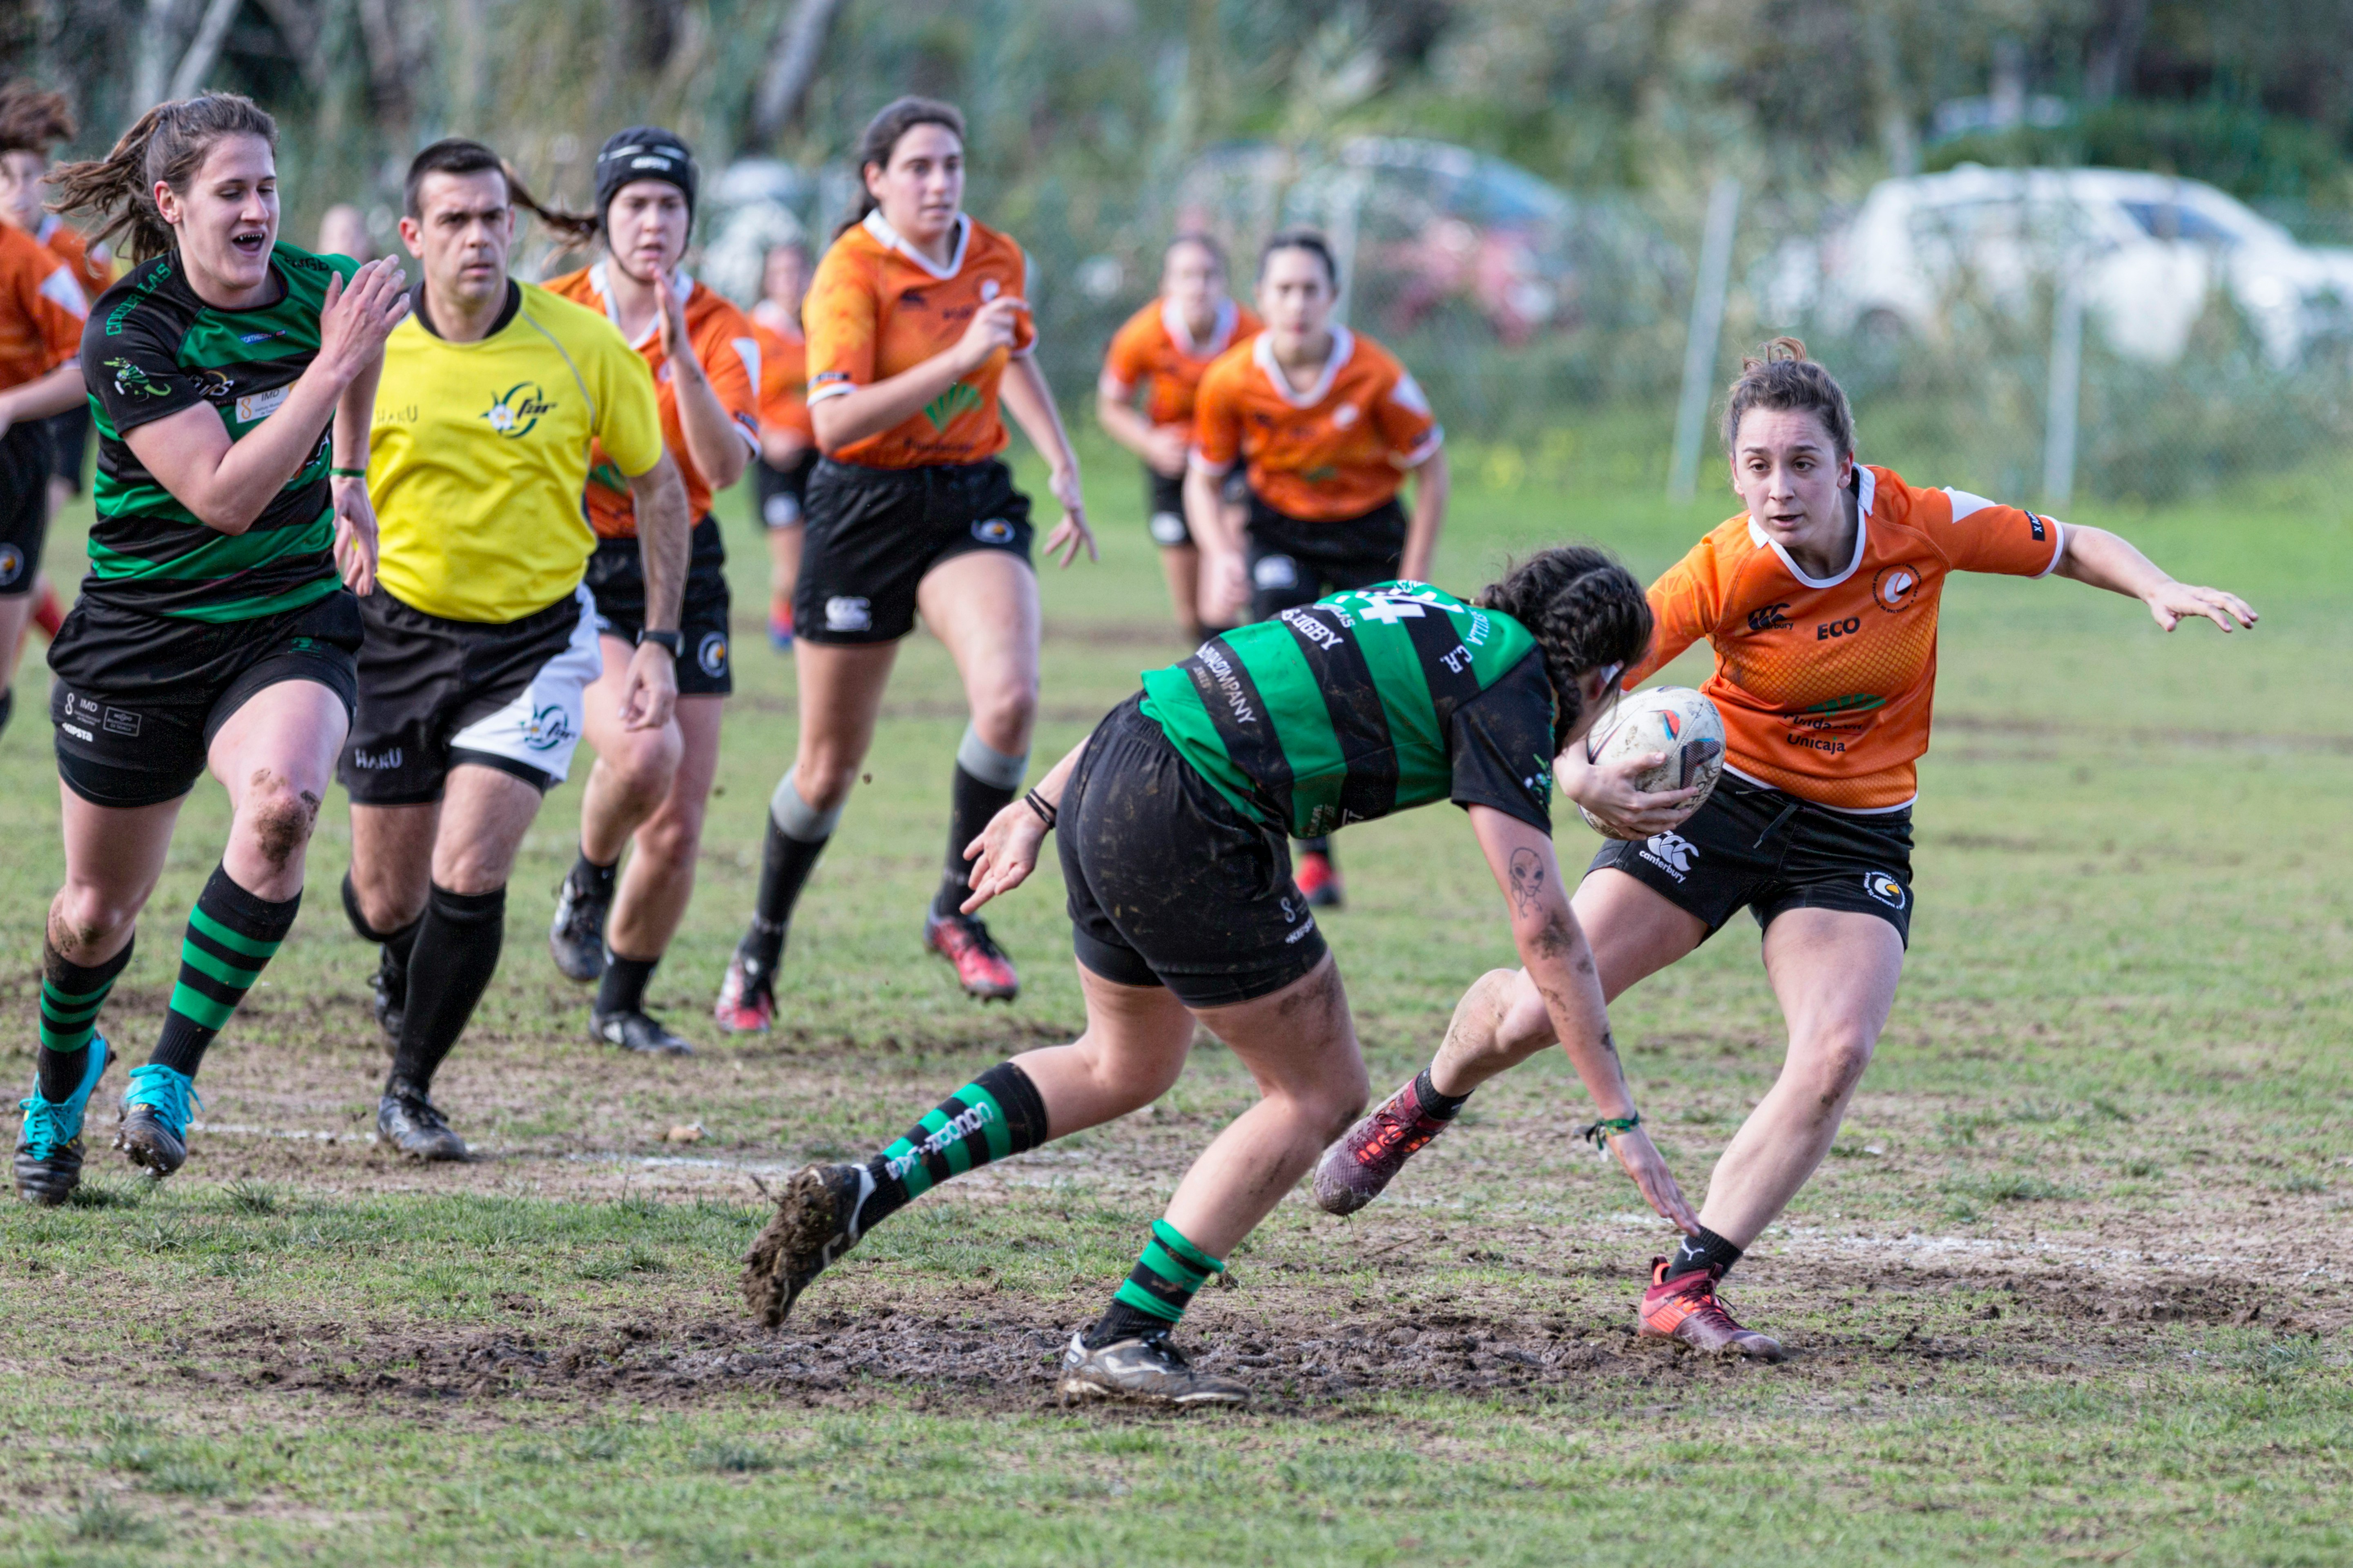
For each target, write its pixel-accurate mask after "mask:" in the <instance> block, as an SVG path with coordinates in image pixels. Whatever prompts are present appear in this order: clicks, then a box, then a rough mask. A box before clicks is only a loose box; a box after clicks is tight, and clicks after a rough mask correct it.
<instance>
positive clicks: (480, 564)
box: [368, 283, 662, 621]
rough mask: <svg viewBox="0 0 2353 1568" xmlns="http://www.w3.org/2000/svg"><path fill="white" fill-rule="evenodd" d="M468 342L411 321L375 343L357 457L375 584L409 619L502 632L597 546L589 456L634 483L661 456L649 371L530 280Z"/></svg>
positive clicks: (545, 598) (539, 606) (606, 332)
mask: <svg viewBox="0 0 2353 1568" xmlns="http://www.w3.org/2000/svg"><path fill="white" fill-rule="evenodd" d="M595 443H602V444H603V446H604V448H605V452H606V455H607V456H608V457H609V458H612V460H613V461H614V463H615V464H617V466H618V467H619V468H620V470H621V471H622V472H623V473H624V474H627V475H628V476H629V477H630V478H632V479H634V478H636V477H637V476H638V475H639V474H642V473H644V472H645V471H646V470H647V469H649V468H652V467H653V466H654V465H655V464H656V463H658V462H659V461H660V460H661V455H662V431H661V411H660V408H659V405H657V403H656V402H655V399H654V378H653V374H652V373H651V372H650V371H649V370H647V368H646V362H645V361H644V359H642V358H641V357H639V355H638V353H637V352H636V351H635V350H633V349H631V348H630V347H629V345H628V343H627V342H624V341H623V339H622V337H621V334H620V332H619V331H617V330H616V329H615V328H614V326H613V324H612V323H611V322H610V321H607V320H606V319H605V318H604V316H603V315H602V314H600V313H598V312H596V311H594V310H585V309H583V308H582V307H580V306H578V305H575V304H573V303H572V302H571V301H569V300H560V299H557V298H556V297H555V296H554V295H553V294H551V293H549V292H548V291H547V290H546V289H541V288H537V287H535V286H533V285H532V284H529V283H516V284H513V285H512V293H511V295H510V297H509V300H508V304H507V310H506V313H505V314H504V315H503V316H501V318H500V321H499V324H498V326H497V327H496V328H495V329H494V330H493V331H491V333H490V335H489V336H487V337H485V338H483V339H482V340H481V341H480V342H471V343H453V342H448V341H447V340H445V339H443V338H440V337H438V336H436V335H435V334H434V332H433V331H432V330H431V329H430V328H429V327H427V325H426V323H425V320H424V312H423V311H422V310H415V311H411V312H410V314H409V318H408V320H406V321H403V322H401V323H400V325H399V326H397V327H396V328H394V329H393V332H392V336H391V337H390V338H389V339H387V340H386V341H385V346H384V379H383V380H382V381H381V382H380V383H379V384H378V385H377V387H376V394H375V426H374V427H373V429H372V431H371V436H370V441H369V451H368V494H369V496H370V497H371V498H372V499H373V500H375V515H376V523H377V526H378V529H379V531H380V541H381V542H380V546H379V549H380V557H379V560H378V562H377V565H376V580H377V581H378V582H379V583H381V584H384V586H385V587H386V588H388V589H390V590H391V592H392V595H393V597H395V598H396V599H398V600H399V601H400V602H401V603H402V604H404V605H408V606H409V607H410V608H412V609H417V610H423V611H424V612H425V613H426V614H427V615H431V616H447V617H448V618H449V619H451V620H458V621H514V620H521V619H522V617H523V616H528V615H532V614H533V613H535V612H537V611H540V610H543V609H545V608H546V607H547V606H548V605H552V604H554V603H555V602H556V601H557V600H558V599H562V598H565V597H568V596H569V595H571V593H572V591H573V589H574V588H575V587H576V586H578V585H579V582H580V577H581V574H582V573H583V572H584V571H585V570H586V567H587V563H588V556H589V552H591V551H593V550H595V549H596V534H595V532H594V531H591V530H590V528H589V526H588V521H587V518H586V515H585V513H584V511H583V510H582V502H581V496H582V494H583V492H584V491H585V489H586V486H587V482H588V454H589V448H590V447H591V445H592V444H595Z"/></svg>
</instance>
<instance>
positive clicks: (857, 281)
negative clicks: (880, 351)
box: [801, 245, 876, 403]
mask: <svg viewBox="0 0 2353 1568" xmlns="http://www.w3.org/2000/svg"><path fill="white" fill-rule="evenodd" d="M875 314H876V312H875V303H874V286H873V283H872V280H871V279H869V278H867V277H866V275H865V269H864V268H860V266H859V265H858V263H857V262H856V261H855V260H854V259H852V258H850V257H849V255H848V254H847V253H846V252H845V251H844V250H843V248H842V247H841V246H839V245H836V246H835V247H833V248H832V249H831V250H828V251H827V252H826V255H825V259H824V260H823V261H820V262H818V268H817V277H816V278H815V279H811V280H810V283H809V291H808V299H807V300H806V301H805V302H804V303H803V304H802V306H801V321H802V322H803V323H804V325H805V327H806V329H807V333H808V400H809V401H810V402H811V403H818V402H822V401H823V400H824V399H826V398H828V397H839V396H840V395H842V394H844V393H846V392H849V391H850V390H851V389H852V388H854V387H860V386H870V385H871V384H873V381H874V339H875V331H876V323H875Z"/></svg>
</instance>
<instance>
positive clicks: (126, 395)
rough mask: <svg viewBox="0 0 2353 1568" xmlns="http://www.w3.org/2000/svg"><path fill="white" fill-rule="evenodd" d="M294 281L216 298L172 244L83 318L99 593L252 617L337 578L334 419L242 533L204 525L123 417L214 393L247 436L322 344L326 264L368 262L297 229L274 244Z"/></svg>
mask: <svg viewBox="0 0 2353 1568" xmlns="http://www.w3.org/2000/svg"><path fill="white" fill-rule="evenodd" d="M269 269H270V271H271V272H272V273H273V274H274V275H275V276H276V277H277V279H278V280H279V282H280V284H281V285H282V288H281V289H280V294H279V298H278V300H276V302H274V303H272V304H268V305H257V306H255V307H253V308H252V309H250V310H222V309H220V308H218V307H217V306H213V305H207V304H206V303H205V302H204V300H201V299H198V298H197V297H196V292H195V289H191V288H190V287H189V286H188V281H187V278H186V276H185V272H184V271H183V269H182V268H181V266H180V258H179V256H178V255H177V254H176V253H173V254H168V255H164V256H159V257H156V258H153V260H151V261H148V262H145V263H143V264H142V265H141V266H139V267H136V268H132V270H131V272H130V274H129V275H128V276H126V277H125V278H123V279H122V280H121V281H120V282H118V283H117V284H115V286H114V287H113V288H111V289H108V290H107V291H106V292H105V293H104V294H103V295H101V296H100V298H99V301H98V303H97V304H96V305H95V306H93V307H91V309H90V324H89V326H88V327H86V328H85V329H84V330H83V331H82V339H81V373H82V379H83V381H84V382H85V383H86V384H88V385H89V387H90V416H91V419H92V421H93V423H95V424H96V426H97V427H98V479H97V482H96V484H95V485H94V486H93V487H92V493H91V500H92V501H93V502H94V503H95V505H96V508H97V511H98V521H97V523H96V525H95V526H94V527H92V528H91V530H90V575H89V576H88V577H87V578H86V579H84V581H83V583H82V585H81V591H82V593H83V594H84V595H87V596H89V597H90V598H91V599H94V600H96V601H98V602H99V603H100V604H104V605H111V606H113V607H115V608H118V609H125V610H138V611H143V612H145V613H147V614H149V615H161V616H181V617H184V618H185V619H188V620H195V621H214V622H220V621H245V620H252V619H254V618H256V617H257V616H269V615H276V614H278V613H280V612H281V611H285V610H293V609H300V608H301V607H302V606H303V605H309V604H312V603H315V602H316V601H318V600H320V599H322V598H324V597H326V596H327V595H329V594H332V593H333V592H334V591H335V586H336V574H335V563H334V556H333V543H334V521H333V517H332V502H331V498H330V496H329V492H328V486H327V466H328V464H329V462H330V461H331V460H332V459H331V458H330V456H329V440H328V435H329V433H328V431H327V430H325V429H322V430H321V431H320V432H319V437H318V441H317V443H316V445H315V447H314V448H313V450H312V451H311V456H310V458H309V460H308V461H306V462H305V463H304V464H303V465H302V467H301V469H300V470H299V471H298V472H297V473H296V474H295V475H294V477H293V478H292V479H289V480H288V481H287V482H286V486H285V488H284V489H281V490H280V491H279V493H278V494H277V495H275V496H273V497H271V498H270V500H269V505H268V506H266V507H264V508H263V509H262V511H261V515H260V516H259V517H258V518H256V519H254V521H253V526H252V527H250V528H248V530H247V531H245V532H243V533H239V534H230V533H223V532H221V531H218V530H216V529H212V528H207V527H206V526H205V524H204V523H202V522H200V521H197V520H196V516H195V513H194V512H192V511H190V510H188V509H187V508H186V507H185V506H182V505H181V504H180V502H179V500H177V499H176V498H175V497H174V496H173V494H172V492H171V491H169V490H167V489H164V487H163V485H162V484H161V483H159V482H158V481H157V480H156V479H155V476H154V475H153V474H151V473H149V472H148V471H147V468H146V466H145V465H144V464H142V463H141V462H140V460H139V458H138V454H136V453H134V452H133V451H132V449H131V447H130V444H129V443H128V442H126V441H125V440H124V439H123V436H124V434H125V433H126V432H128V431H131V430H134V429H137V428H138V427H139V426H142V425H145V424H148V423H151V422H152V421H154V420H157V419H164V418H168V417H170V416H173V415H174V414H177V413H179V412H181V411H182V410H183V409H187V408H194V407H195V406H196V405H199V404H209V405H211V406H212V409H213V411H214V412H215V413H216V414H217V415H218V416H220V421H221V424H222V425H223V426H225V427H226V428H227V431H228V436H229V439H230V440H232V441H235V440H238V439H240V438H242V437H244V436H246V435H247V434H248V432H250V431H251V430H252V429H253V428H254V427H255V426H258V425H259V424H260V423H261V422H262V421H263V420H264V419H267V418H269V416H270V415H271V414H272V413H273V412H275V411H276V410H277V408H278V405H280V404H281V403H283V402H285V401H286V395H287V392H288V390H289V389H290V387H291V386H292V385H293V384H294V383H295V382H296V381H297V380H299V379H300V378H301V374H302V373H303V372H304V371H305V370H307V369H308V368H310V364H311V359H312V358H313V357H315V356H316V355H317V353H318V352H319V310H320V307H321V306H322V304H323V303H325V299H326V289H327V279H329V278H330V277H332V276H333V275H334V274H336V273H338V272H340V273H342V274H343V279H344V281H346V282H349V281H350V279H351V276H352V274H353V272H354V271H356V270H357V269H358V268H357V267H356V265H355V264H354V263H353V262H352V261H350V260H349V259H347V258H343V257H340V256H333V257H323V256H312V255H311V254H310V253H309V252H308V251H303V250H297V249H295V248H294V247H292V246H290V245H280V246H279V247H277V248H276V249H275V250H273V251H271V252H270V257H269Z"/></svg>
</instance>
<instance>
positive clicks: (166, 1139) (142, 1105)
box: [114, 1062, 196, 1181]
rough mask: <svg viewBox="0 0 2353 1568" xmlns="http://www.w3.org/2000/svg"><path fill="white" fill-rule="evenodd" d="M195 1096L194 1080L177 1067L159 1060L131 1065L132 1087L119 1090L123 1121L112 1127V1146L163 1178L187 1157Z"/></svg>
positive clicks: (142, 1167)
mask: <svg viewBox="0 0 2353 1568" xmlns="http://www.w3.org/2000/svg"><path fill="white" fill-rule="evenodd" d="M195 1098H196V1086H195V1081H194V1080H193V1079H190V1078H189V1077H188V1075H187V1074H186V1073H184V1072H182V1071H181V1070H180V1069H179V1068H168V1067H165V1066H164V1065H163V1064H162V1063H161V1062H149V1063H148V1064H147V1065H146V1066H145V1067H143V1068H132V1069H131V1087H130V1088H129V1089H124V1090H123V1091H122V1125H121V1127H118V1128H117V1129H115V1132H114V1146H115V1147H116V1148H118V1149H120V1150H121V1151H122V1152H123V1153H124V1155H126V1156H127V1157H128V1158H129V1159H130V1161H131V1163H132V1164H134V1165H137V1166H139V1167H140V1168H141V1169H142V1170H145V1171H151V1172H153V1173H154V1175H155V1178H156V1180H158V1181H161V1180H163V1178H164V1177H165V1176H168V1175H170V1174H171V1173H173V1172H174V1171H176V1170H178V1169H179V1168H180V1166H181V1165H182V1164H184V1163H185V1162H186V1160H187V1158H188V1122H189V1121H190V1119H191V1112H190V1110H189V1104H190V1102H191V1101H193V1100H195Z"/></svg>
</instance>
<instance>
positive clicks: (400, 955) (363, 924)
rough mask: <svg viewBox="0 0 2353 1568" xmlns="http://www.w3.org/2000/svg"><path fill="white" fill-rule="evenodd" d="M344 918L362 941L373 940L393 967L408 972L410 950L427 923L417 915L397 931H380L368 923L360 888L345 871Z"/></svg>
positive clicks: (421, 916)
mask: <svg viewBox="0 0 2353 1568" xmlns="http://www.w3.org/2000/svg"><path fill="white" fill-rule="evenodd" d="M343 918H344V919H345V920H347V921H351V923H352V930H353V932H354V933H355V934H357V936H358V937H359V939H360V940H361V941H362V942H375V944H376V945H377V946H379V947H381V948H383V949H384V950H385V953H386V954H387V955H389V956H390V958H391V960H392V963H393V967H394V968H396V969H397V970H398V971H399V972H400V973H403V974H406V973H408V954H409V950H410V949H412V948H414V947H415V946H416V945H417V927H419V926H421V925H423V924H424V923H425V917H424V916H423V915H419V916H417V918H416V919H415V920H413V921H409V922H408V923H407V924H406V925H405V926H402V927H400V928H399V929H398V930H396V931H378V930H376V929H375V927H374V926H372V925H370V924H368V921H367V916H366V915H365V914H364V913H363V912H362V911H361V910H360V895H359V889H356V888H354V887H353V886H352V874H351V873H350V872H349V871H346V872H344V873H343Z"/></svg>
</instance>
